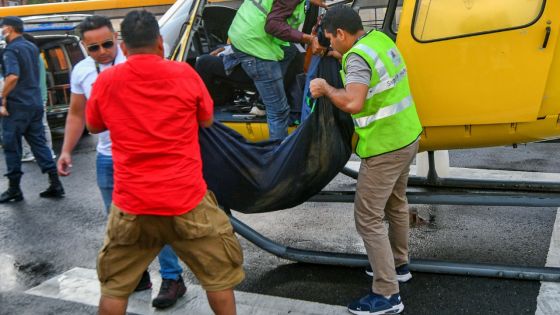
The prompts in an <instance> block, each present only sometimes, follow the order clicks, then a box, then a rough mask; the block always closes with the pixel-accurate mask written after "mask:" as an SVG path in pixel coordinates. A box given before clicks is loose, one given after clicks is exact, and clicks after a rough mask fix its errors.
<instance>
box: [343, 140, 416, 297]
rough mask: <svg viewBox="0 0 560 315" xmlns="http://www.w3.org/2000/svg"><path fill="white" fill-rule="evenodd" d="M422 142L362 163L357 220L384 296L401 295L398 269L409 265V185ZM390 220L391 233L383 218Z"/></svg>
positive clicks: (375, 289)
mask: <svg viewBox="0 0 560 315" xmlns="http://www.w3.org/2000/svg"><path fill="white" fill-rule="evenodd" d="M417 152H418V140H417V141H415V142H414V143H412V144H410V145H409V146H407V147H404V148H402V149H399V150H397V151H394V152H390V153H386V154H382V155H378V156H373V157H370V158H366V159H363V160H362V163H361V165H360V173H359V175H358V184H357V187H356V199H355V205H354V218H355V220H356V229H357V230H358V234H360V236H361V237H362V239H363V241H364V245H365V248H366V251H367V255H368V259H369V262H370V264H371V266H372V268H373V272H374V279H373V285H372V290H373V292H374V293H377V294H381V295H392V294H395V293H398V292H399V284H398V282H397V275H396V272H395V266H401V265H404V264H407V263H408V232H409V214H408V202H407V199H406V186H407V182H408V172H409V170H410V163H411V162H412V160H413V159H414V156H415V155H416V153H417ZM384 217H386V218H387V220H388V221H389V231H387V228H386V227H385V224H384V223H383V218H384Z"/></svg>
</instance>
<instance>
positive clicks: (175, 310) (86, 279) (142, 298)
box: [26, 268, 348, 315]
mask: <svg viewBox="0 0 560 315" xmlns="http://www.w3.org/2000/svg"><path fill="white" fill-rule="evenodd" d="M160 281H161V279H159V277H158V276H155V275H152V282H153V288H152V290H147V291H144V292H138V293H135V294H133V295H132V296H131V297H130V299H129V304H128V309H127V311H128V312H132V313H137V314H197V315H199V314H200V315H206V314H213V313H212V311H211V309H210V306H209V305H208V300H207V299H206V294H205V292H204V290H202V288H201V287H200V286H198V285H188V287H187V294H186V295H185V296H184V297H183V298H180V299H179V300H178V301H177V304H176V305H175V306H173V307H172V308H170V309H166V310H165V311H159V310H157V311H156V309H155V308H153V307H152V306H151V299H152V298H153V297H155V296H156V295H157V290H158V289H159V286H160ZM26 293H28V294H32V295H37V296H42V297H48V298H53V299H60V300H65V301H71V302H78V303H82V304H87V305H93V306H97V304H98V302H99V295H100V293H99V281H98V280H97V273H96V271H95V270H93V269H84V268H73V269H71V270H69V271H67V272H65V273H63V274H62V275H59V276H56V277H54V278H52V279H49V280H47V281H45V282H43V283H42V284H40V285H39V286H37V287H35V288H32V289H29V290H27V291H26ZM235 299H236V302H237V313H238V314H243V315H273V314H290V315H292V314H293V315H311V314H317V315H318V314H325V315H335V314H348V311H347V310H346V308H345V307H342V306H336V305H327V304H320V303H315V302H308V301H301V300H293V299H287V298H281V297H275V296H268V295H261V294H253V293H246V292H238V291H236V292H235Z"/></svg>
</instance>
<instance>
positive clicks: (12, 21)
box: [0, 16, 23, 29]
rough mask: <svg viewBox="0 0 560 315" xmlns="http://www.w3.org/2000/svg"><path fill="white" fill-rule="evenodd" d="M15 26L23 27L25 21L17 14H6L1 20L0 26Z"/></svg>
mask: <svg viewBox="0 0 560 315" xmlns="http://www.w3.org/2000/svg"><path fill="white" fill-rule="evenodd" d="M4 25H7V26H13V27H15V28H20V29H22V28H23V21H22V20H21V19H20V18H18V17H17V16H6V17H5V18H3V19H2V21H0V26H4Z"/></svg>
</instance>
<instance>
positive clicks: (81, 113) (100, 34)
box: [58, 15, 186, 308]
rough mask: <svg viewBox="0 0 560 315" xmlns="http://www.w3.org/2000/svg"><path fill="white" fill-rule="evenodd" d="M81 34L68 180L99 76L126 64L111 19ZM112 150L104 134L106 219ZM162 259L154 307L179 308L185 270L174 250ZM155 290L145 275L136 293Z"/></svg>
mask: <svg viewBox="0 0 560 315" xmlns="http://www.w3.org/2000/svg"><path fill="white" fill-rule="evenodd" d="M78 30H79V34H80V37H81V39H82V44H83V45H84V47H86V49H87V52H88V55H89V57H87V58H86V59H84V60H82V61H80V62H79V63H78V64H76V66H75V67H74V69H73V70H72V75H71V78H70V81H71V82H70V83H71V84H70V90H71V95H70V109H69V112H68V117H67V119H66V126H65V131H64V144H63V146H62V151H61V154H60V157H59V159H58V173H59V174H60V175H62V176H68V175H70V172H71V168H72V155H71V154H72V150H73V149H74V147H76V144H77V143H78V141H79V140H80V138H81V136H82V134H83V132H84V128H85V111H86V102H87V100H88V99H89V97H90V95H91V89H92V86H93V83H94V82H95V80H96V79H97V76H98V75H99V73H101V72H103V71H104V70H106V69H107V68H110V67H111V66H114V65H116V64H119V63H123V62H125V61H126V58H125V56H124V54H123V52H122V51H121V50H120V49H119V47H118V45H117V34H116V33H115V31H114V30H113V26H112V24H111V21H110V20H109V19H108V18H107V17H105V16H100V15H94V16H90V17H87V18H86V19H85V20H84V21H83V22H82V23H80V25H79V26H78ZM111 147H112V144H111V139H110V136H109V132H108V131H107V132H102V133H100V134H99V137H98V143H97V158H96V170H97V185H98V186H99V190H100V191H101V196H102V198H103V202H104V205H105V214H106V215H108V214H109V209H110V207H111V203H112V199H113V198H112V196H113V157H112V151H111ZM158 257H159V262H160V266H161V269H160V273H161V275H162V278H163V281H162V286H161V290H160V292H159V294H158V296H157V297H156V298H155V299H154V300H153V305H154V306H155V307H158V308H164V307H168V306H171V305H173V304H175V302H176V301H177V298H179V297H180V296H182V295H183V294H185V291H186V287H185V284H184V282H183V279H182V277H181V274H182V272H183V269H182V268H181V265H179V262H178V259H177V256H176V255H175V253H174V252H173V250H172V249H171V248H170V247H169V246H165V247H164V248H163V250H162V251H161V253H160V255H159V256H158ZM151 286H152V284H151V282H150V274H149V273H148V272H147V271H145V272H144V274H143V276H142V279H141V281H140V283H138V286H137V287H136V291H141V290H147V289H150V288H151Z"/></svg>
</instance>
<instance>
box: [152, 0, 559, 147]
mask: <svg viewBox="0 0 560 315" xmlns="http://www.w3.org/2000/svg"><path fill="white" fill-rule="evenodd" d="M182 2H184V1H181V0H179V1H178V2H177V3H176V4H175V8H176V10H181V9H182V10H185V11H187V12H190V13H193V14H192V15H191V16H190V18H189V22H188V23H185V27H183V29H182V32H181V33H180V36H179V37H180V38H179V40H178V41H177V42H176V43H174V44H175V45H171V44H170V46H174V47H173V48H174V49H173V54H172V57H173V58H174V59H176V60H183V61H190V62H192V60H194V58H196V57H197V56H198V55H200V54H203V53H207V52H209V51H211V50H212V49H213V48H215V47H212V46H213V43H211V42H205V41H204V38H205V37H206V36H202V35H201V34H203V32H204V24H205V23H207V24H210V23H212V22H213V21H208V20H207V21H205V20H204V17H205V16H213V17H215V16H222V17H223V19H221V20H220V23H221V25H222V27H223V30H222V34H227V28H228V27H229V22H231V20H230V18H232V14H234V12H235V11H234V9H235V8H236V7H238V6H239V4H240V3H241V2H239V1H225V2H222V1H212V2H209V3H207V4H206V3H204V2H203V1H200V0H199V1H198V2H197V1H194V2H190V1H189V2H185V3H184V4H182ZM339 2H340V1H339ZM187 3H189V4H190V3H193V4H192V6H189V5H187ZM331 3H332V2H329V1H327V4H331ZM347 5H352V6H353V7H354V8H355V9H357V10H358V12H359V13H360V15H361V16H362V19H363V21H364V26H365V27H366V28H369V29H371V28H377V29H379V30H382V31H383V32H385V33H387V34H388V35H390V36H391V37H393V38H395V39H396V42H397V45H398V47H399V49H400V50H401V52H402V54H403V55H404V57H405V60H406V62H407V66H408V69H409V79H410V84H411V88H412V93H413V96H414V99H415V101H416V106H417V109H418V113H419V116H420V119H421V121H422V125H423V127H424V132H423V134H422V136H421V143H420V150H421V151H432V150H445V149H456V148H474V147H487V146H498V145H515V144H518V143H527V142H533V141H542V140H548V139H554V138H558V137H559V136H560V120H559V116H558V115H559V113H560V50H559V49H557V42H558V34H559V31H560V3H558V1H545V0H530V1H527V0H496V1H480V0H447V1H436V0H404V1H402V0H400V1H399V0H357V1H353V2H350V3H347ZM185 6H188V7H189V8H188V10H187V8H186V7H185ZM194 12H198V13H199V15H196V14H194ZM208 13H212V14H208ZM187 14H188V13H186V12H185V13H183V14H182V16H183V17H185V16H186V15H187ZM200 17H202V18H200ZM312 22H314V20H312ZM303 27H304V29H305V28H306V27H308V26H306V25H304V26H303ZM162 33H163V30H162ZM163 34H164V37H165V33H163ZM224 40H225V39H224ZM201 41H202V43H201ZM195 42H198V43H199V45H198V46H197V45H195ZM224 43H225V42H224ZM224 43H222V44H224ZM232 116H233V115H232ZM232 116H231V117H226V118H225V119H223V120H222V121H223V122H224V123H225V124H226V125H227V126H229V127H230V128H233V129H235V130H236V131H238V132H240V133H241V134H242V135H244V136H245V137H246V138H247V139H249V140H252V141H259V140H264V139H266V138H267V137H268V127H267V125H266V122H265V120H264V119H259V118H258V117H255V119H253V120H251V119H248V118H247V117H241V118H239V119H234V118H233V117H232ZM218 119H220V117H218Z"/></svg>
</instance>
